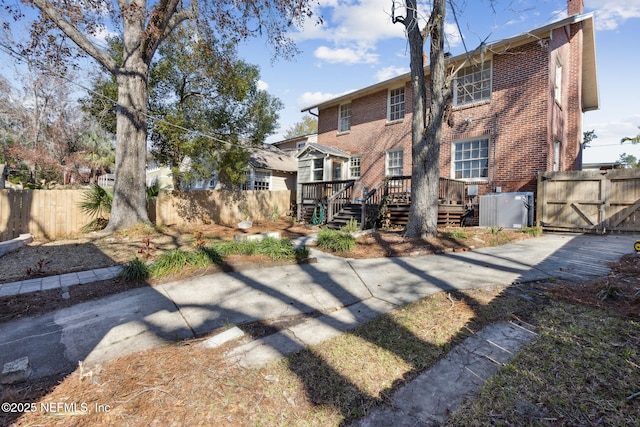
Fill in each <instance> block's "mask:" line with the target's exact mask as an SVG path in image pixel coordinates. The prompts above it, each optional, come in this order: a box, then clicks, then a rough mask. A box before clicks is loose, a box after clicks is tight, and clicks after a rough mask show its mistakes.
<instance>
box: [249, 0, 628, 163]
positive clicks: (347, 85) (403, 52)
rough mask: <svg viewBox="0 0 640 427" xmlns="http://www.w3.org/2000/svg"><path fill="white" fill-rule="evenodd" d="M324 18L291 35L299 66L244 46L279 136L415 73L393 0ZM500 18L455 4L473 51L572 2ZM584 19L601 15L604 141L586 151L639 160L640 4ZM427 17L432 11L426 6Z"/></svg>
mask: <svg viewBox="0 0 640 427" xmlns="http://www.w3.org/2000/svg"><path fill="white" fill-rule="evenodd" d="M320 3H321V6H320V7H319V8H318V10H317V12H318V13H319V14H320V15H321V16H322V17H323V20H324V25H322V26H317V25H314V24H313V23H311V22H310V23H309V24H308V25H306V26H305V27H304V28H302V29H301V30H300V31H296V32H294V33H292V37H293V38H294V39H295V40H296V42H297V46H298V48H299V49H300V50H301V51H302V52H301V53H300V54H299V55H297V56H296V57H295V58H294V60H293V61H285V60H278V61H276V62H275V63H272V58H271V51H270V50H269V48H268V46H267V45H266V44H265V41H264V40H252V41H250V42H248V43H246V44H243V45H241V46H240V54H241V56H242V57H243V58H244V59H246V60H247V61H248V62H251V63H253V64H257V65H259V66H260V70H261V82H262V84H263V86H264V87H265V88H266V89H267V90H268V91H269V93H271V94H272V95H274V96H277V97H278V98H280V99H281V100H282V101H283V102H284V104H285V109H284V110H282V111H281V112H280V129H279V132H278V133H277V134H276V135H274V136H272V137H270V138H269V140H268V141H269V142H273V141H277V140H280V139H281V138H282V133H283V132H284V131H286V130H287V129H288V128H289V127H290V126H291V125H292V124H294V123H296V122H298V121H300V120H301V119H302V117H303V115H304V113H301V110H302V109H303V108H304V107H308V106H310V105H313V104H315V103H317V102H320V101H323V100H326V99H330V98H332V97H334V96H338V95H341V94H344V93H346V92H349V91H352V90H357V89H360V88H363V87H366V86H368V85H371V84H374V83H377V82H379V81H382V80H385V79H388V78H391V77H394V76H396V75H398V74H402V73H405V72H408V71H409V59H408V46H407V43H406V38H405V36H404V33H403V27H402V25H400V24H396V25H394V24H392V23H391V19H390V15H391V5H392V0H360V1H356V0H320ZM495 3H496V6H495V14H494V12H493V11H492V10H491V8H490V6H489V5H490V2H489V1H488V0H456V4H458V5H459V8H460V10H461V13H460V14H459V15H458V17H459V22H460V26H461V29H462V37H464V40H465V41H466V44H467V47H468V48H469V49H473V48H475V47H476V46H477V45H478V43H479V41H481V40H482V39H485V38H487V40H488V41H496V40H500V39H503V38H506V37H510V36H514V35H517V34H520V33H523V32H526V31H528V30H531V29H533V28H536V27H539V26H542V25H545V24H547V23H549V22H552V21H556V20H559V19H562V18H563V17H565V16H566V7H567V4H566V0H538V1H535V0H508V1H507V0H498V1H497V2H495ZM584 3H585V13H589V12H594V14H595V23H596V54H597V66H598V81H599V92H600V110H599V111H591V112H587V113H585V114H584V130H590V129H594V130H595V131H596V134H597V135H598V138H597V139H596V140H595V141H594V143H593V144H592V147H591V148H588V149H587V150H585V153H584V161H585V162H587V163H597V162H609V161H616V160H618V158H619V156H620V154H621V153H622V152H626V153H628V154H633V155H635V156H636V157H638V158H640V144H639V145H631V144H628V143H627V144H624V145H621V144H620V139H621V138H622V137H624V136H635V135H637V134H638V133H639V132H640V129H638V126H640V84H638V82H637V79H638V70H640V47H639V43H640V0H602V1H597V0H585V2H584ZM422 10H423V11H427V10H428V5H423V8H422ZM448 18H449V19H448V22H447V28H448V34H449V36H448V41H449V50H450V51H451V53H452V54H454V55H456V54H459V53H462V52H463V51H464V50H463V46H462V43H461V37H460V34H459V32H458V31H457V30H456V27H455V25H453V20H452V15H451V14H449V16H448Z"/></svg>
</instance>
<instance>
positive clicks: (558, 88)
mask: <svg viewBox="0 0 640 427" xmlns="http://www.w3.org/2000/svg"><path fill="white" fill-rule="evenodd" d="M553 93H554V95H553V96H554V99H555V101H556V102H557V103H558V104H560V105H562V62H560V58H558V59H557V60H556V76H555V81H554V83H553Z"/></svg>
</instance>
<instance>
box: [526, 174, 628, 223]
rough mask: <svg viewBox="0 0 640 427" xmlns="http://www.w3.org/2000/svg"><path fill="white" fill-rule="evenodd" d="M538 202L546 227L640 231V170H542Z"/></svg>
mask: <svg viewBox="0 0 640 427" xmlns="http://www.w3.org/2000/svg"><path fill="white" fill-rule="evenodd" d="M537 205H538V207H537V223H538V225H540V226H542V227H544V228H545V229H550V230H567V231H591V232H596V233H606V232H609V231H620V232H640V170H638V169H616V170H607V171H579V172H546V173H543V174H541V175H539V176H538V195H537Z"/></svg>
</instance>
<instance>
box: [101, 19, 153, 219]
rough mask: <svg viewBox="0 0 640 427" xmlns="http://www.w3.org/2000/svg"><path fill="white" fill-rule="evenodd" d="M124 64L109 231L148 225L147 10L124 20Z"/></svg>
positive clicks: (120, 75) (120, 76)
mask: <svg viewBox="0 0 640 427" xmlns="http://www.w3.org/2000/svg"><path fill="white" fill-rule="evenodd" d="M123 34H124V40H123V42H124V43H123V49H124V51H123V58H124V59H123V64H122V66H121V67H120V68H118V69H117V70H116V71H115V76H116V81H117V83H118V108H117V112H116V165H115V176H116V179H115V183H114V189H113V203H112V206H111V216H110V218H109V224H108V225H107V228H106V231H115V230H119V229H124V228H128V227H131V226H132V225H135V224H137V223H140V222H143V223H149V222H150V221H149V215H148V213H147V203H146V177H145V174H146V157H147V107H148V106H147V103H148V99H149V96H148V88H147V81H148V76H149V63H148V61H147V58H145V52H144V48H143V47H144V45H145V43H144V41H145V34H144V9H143V11H142V12H141V13H131V15H129V16H128V17H126V18H125V19H124V32H123Z"/></svg>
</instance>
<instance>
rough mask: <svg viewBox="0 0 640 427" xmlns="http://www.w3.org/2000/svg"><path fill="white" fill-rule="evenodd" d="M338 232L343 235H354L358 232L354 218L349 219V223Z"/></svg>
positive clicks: (358, 227)
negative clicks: (343, 233) (341, 232)
mask: <svg viewBox="0 0 640 427" xmlns="http://www.w3.org/2000/svg"><path fill="white" fill-rule="evenodd" d="M340 231H344V232H345V233H355V232H356V231H360V226H359V225H358V221H357V220H356V219H355V218H350V219H349V222H348V223H347V224H346V225H345V226H344V227H342V228H340Z"/></svg>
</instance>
